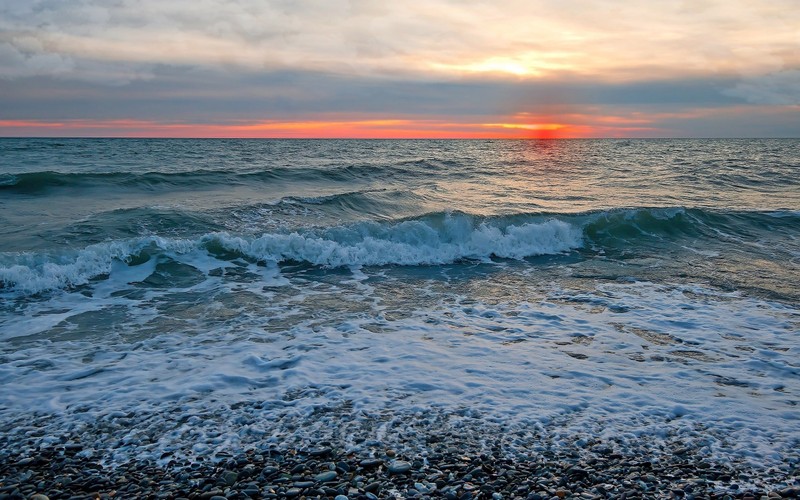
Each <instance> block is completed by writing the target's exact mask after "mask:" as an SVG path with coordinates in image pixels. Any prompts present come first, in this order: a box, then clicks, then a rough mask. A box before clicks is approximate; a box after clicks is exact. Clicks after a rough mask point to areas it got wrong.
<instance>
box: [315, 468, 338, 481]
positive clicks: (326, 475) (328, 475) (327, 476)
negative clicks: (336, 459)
mask: <svg viewBox="0 0 800 500" xmlns="http://www.w3.org/2000/svg"><path fill="white" fill-rule="evenodd" d="M338 475H339V474H337V473H336V471H332V470H331V471H327V472H323V473H321V474H317V475H316V476H314V481H317V482H319V483H327V482H330V481H333V480H334V479H336V477H337V476H338Z"/></svg>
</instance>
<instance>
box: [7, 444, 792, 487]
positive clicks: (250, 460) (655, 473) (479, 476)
mask: <svg viewBox="0 0 800 500" xmlns="http://www.w3.org/2000/svg"><path fill="white" fill-rule="evenodd" d="M430 438H432V439H433V441H432V442H430V449H429V452H428V453H427V454H426V455H407V454H403V453H398V452H396V451H394V450H392V449H382V450H373V452H371V453H346V452H344V451H340V448H337V447H336V445H334V444H332V443H327V442H326V443H319V446H318V447H317V448H312V449H306V450H297V449H284V450H278V449H265V450H259V449H256V448H250V449H247V450H243V451H241V453H237V454H229V453H224V452H223V453H216V454H214V455H209V456H195V457H183V458H177V457H172V456H170V454H168V453H165V454H164V456H162V460H161V462H162V465H158V464H157V461H154V460H129V461H127V462H125V463H121V464H115V465H108V464H103V463H102V457H86V456H82V455H81V451H82V450H83V446H82V445H81V444H80V443H78V442H74V441H66V442H62V443H59V444H54V445H51V446H44V447H41V448H40V449H39V450H38V451H36V452H35V453H31V452H30V451H29V452H22V453H17V452H15V451H12V450H11V449H9V447H8V446H4V448H3V451H2V452H0V453H1V455H0V499H16V498H25V499H28V498H30V499H35V500H44V497H41V496H38V497H37V496H35V495H37V494H38V495H45V496H46V497H47V498H49V499H50V500H55V499H67V498H73V499H77V498H185V499H189V500H198V499H199V500H222V499H223V498H227V499H246V498H337V497H338V500H344V499H343V498H341V497H347V498H348V499H350V500H353V499H364V498H367V499H370V500H374V499H375V498H398V497H399V498H446V499H449V500H453V499H459V500H479V499H493V500H500V499H517V498H520V499H526V500H536V499H560V498H583V499H600V498H625V499H631V498H711V499H726V498H729V499H750V498H753V499H761V498H798V496H799V495H800V468H799V467H800V463H798V461H796V460H795V461H794V463H787V467H786V468H785V470H782V471H780V470H778V469H776V468H772V469H768V470H762V471H758V470H755V469H752V468H748V467H747V466H745V465H744V464H722V463H718V462H714V461H713V460H710V459H708V458H705V457H700V456H698V455H697V454H696V453H695V450H691V449H687V448H680V449H671V450H666V453H664V454H663V455H662V456H661V457H659V458H658V459H654V458H653V457H646V456H641V455H635V454H623V453H619V452H615V451H614V450H613V449H612V448H611V446H605V444H604V443H600V445H599V446H597V445H596V446H594V447H593V450H596V451H591V452H589V453H587V452H586V450H580V452H579V450H577V449H569V448H567V449H563V450H561V452H559V453H553V452H536V453H533V454H531V455H530V457H529V458H528V459H512V458H509V457H506V456H503V454H502V451H501V450H499V449H497V450H494V451H491V450H490V451H489V452H488V453H486V452H483V453H479V452H477V451H475V450H470V449H464V448H463V447H461V446H458V445H453V444H450V443H448V442H445V441H444V440H441V441H438V440H436V438H435V436H430ZM6 444H8V443H6Z"/></svg>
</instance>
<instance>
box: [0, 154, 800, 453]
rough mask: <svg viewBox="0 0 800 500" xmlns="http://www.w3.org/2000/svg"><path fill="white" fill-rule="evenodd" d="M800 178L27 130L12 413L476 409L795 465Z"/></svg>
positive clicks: (218, 420) (798, 163) (713, 158)
mask: <svg viewBox="0 0 800 500" xmlns="http://www.w3.org/2000/svg"><path fill="white" fill-rule="evenodd" d="M799 174H800V141H798V140H554V141H478V140H475V141H473V140H463V141H462V140H457V141H431V140H425V141H413V140H386V141H383V140H368V141H361V140H321V141H314V140H138V139H136V140H134V139H0V228H1V229H0V300H2V302H1V303H0V339H2V342H3V349H2V354H1V356H0V363H1V364H0V383H2V384H3V386H4V389H5V390H4V391H3V396H2V397H0V407H2V408H4V409H3V410H0V416H2V419H3V423H4V424H5V428H6V430H9V429H11V428H13V427H14V426H15V425H18V424H19V422H21V421H22V420H24V419H25V418H26V417H25V415H26V414H27V413H26V412H27V409H28V408H31V407H36V408H37V409H39V411H41V418H44V419H47V421H48V422H49V424H48V425H52V426H53V429H54V432H55V430H57V431H58V432H66V431H65V429H73V428H74V427H75V423H76V422H83V421H86V420H87V419H90V420H92V421H103V420H104V419H105V420H113V419H114V418H117V417H114V415H116V414H117V413H118V412H121V411H123V412H127V411H131V410H132V409H134V410H135V411H136V412H137V413H140V414H142V415H149V414H151V413H154V412H155V413H157V414H161V413H163V408H164V407H165V405H166V406H167V407H169V408H172V410H171V411H172V412H173V413H174V414H175V415H178V416H180V415H184V416H186V415H192V414H195V412H197V411H198V408H205V409H206V410H208V411H210V412H211V414H212V415H213V417H209V418H210V420H209V424H208V425H214V426H216V428H217V429H218V430H219V429H222V430H221V432H222V433H223V434H224V435H225V436H227V437H226V438H225V439H223V440H221V441H220V440H219V439H218V438H219V434H214V433H209V434H203V432H205V430H204V429H205V428H204V427H203V426H202V425H200V424H198V427H197V429H195V430H196V431H197V432H195V433H194V434H191V435H189V434H186V435H181V434H174V433H172V434H170V433H169V432H167V430H165V427H163V426H164V425H166V424H164V420H163V419H161V418H160V417H159V418H154V419H152V420H148V421H147V422H149V423H148V424H147V425H149V426H152V428H150V430H149V432H151V433H154V434H155V435H158V436H160V437H159V438H158V439H157V440H156V442H157V444H156V445H153V446H154V448H153V449H150V448H148V449H147V450H142V449H129V448H130V447H128V448H126V451H125V453H145V452H148V453H149V452H152V453H156V452H155V451H153V450H162V451H163V450H164V449H185V448H187V447H188V448H191V447H193V446H195V447H196V446H201V448H202V447H203V446H205V447H208V448H217V449H219V448H224V447H225V446H231V443H238V442H241V441H247V440H250V441H253V442H256V443H260V442H262V441H263V442H267V441H269V442H270V443H273V444H274V443H276V442H277V443H284V444H286V443H290V442H292V440H300V441H303V440H311V441H313V440H315V439H319V437H320V436H329V435H330V434H332V433H335V432H334V430H332V427H331V426H326V425H327V424H326V422H327V421H326V420H325V419H324V418H323V419H322V420H320V417H319V416H318V415H317V414H316V413H315V410H313V409H314V408H329V409H331V411H333V409H336V412H338V413H336V414H337V415H338V416H339V417H337V418H342V415H345V416H346V418H345V420H348V421H351V422H358V425H359V426H361V427H359V428H360V429H361V430H362V431H363V432H365V433H366V434H367V435H370V436H372V438H375V436H384V435H385V431H379V430H378V429H379V426H377V424H375V422H377V421H376V420H375V417H374V416H375V415H376V414H377V413H380V412H386V411H389V412H391V413H392V414H395V415H415V414H417V413H418V412H420V411H423V410H422V409H424V411H436V412H440V413H441V414H443V415H451V416H453V415H460V416H462V417H463V415H464V412H463V410H464V408H470V409H474V410H476V411H479V412H481V415H483V416H484V417H481V419H479V420H481V421H483V419H485V421H486V422H487V425H488V422H492V423H493V424H492V425H495V424H496V423H497V422H505V424H504V425H508V426H511V427H514V426H517V427H519V428H524V429H527V428H530V426H531V425H538V426H541V425H545V424H546V425H555V424H553V422H560V423H558V424H557V425H559V426H561V427H559V430H558V433H562V432H564V433H567V434H569V433H572V434H575V435H578V434H581V433H585V432H593V433H597V434H609V435H614V434H615V433H617V434H620V435H624V434H625V433H626V432H629V431H630V430H631V429H634V430H636V433H637V434H636V438H635V439H634V437H631V438H630V442H631V443H633V442H637V443H640V442H641V441H642V438H641V436H643V435H646V436H651V437H652V439H653V440H654V441H653V442H658V440H660V439H661V440H663V439H667V438H665V437H664V436H665V435H666V436H668V437H669V436H672V437H674V438H676V439H677V438H680V439H685V440H687V441H690V442H692V443H695V444H696V445H697V446H698V447H704V449H707V452H708V453H709V454H714V455H715V456H718V457H722V458H723V459H726V460H733V459H734V458H732V457H739V458H737V459H741V457H756V458H757V460H756V461H760V462H763V463H772V462H776V461H777V462H780V461H781V458H782V457H783V456H785V454H786V453H788V451H787V450H791V449H792V447H793V446H796V444H797V440H798V438H799V437H800V419H798V417H797V408H796V405H797V404H798V402H800V364H798V362H797V359H800V343H799V341H798V330H800V326H799V325H800V289H799V288H798V285H797V284H798V283H800V175H799ZM277 401H283V402H284V403H285V402H287V401H292V403H291V404H288V403H287V404H284V403H281V404H278V403H277ZM254 404H258V405H260V406H259V408H261V409H262V410H263V408H264V405H265V404H267V406H268V407H269V408H271V409H270V410H268V411H266V416H267V417H269V418H267V420H265V421H263V422H262V423H260V424H258V425H260V426H261V427H260V429H261V430H260V432H261V434H258V433H256V434H253V435H250V434H247V433H245V434H246V435H245V434H243V433H242V424H241V422H242V419H243V418H245V417H247V418H252V417H253V414H252V413H249V412H252V411H255V410H252V408H253V406H252V405H254ZM270 405H271V406H270ZM248 408H250V409H249V410H248ZM312 415H317V416H313V417H312ZM676 415H679V416H680V417H682V418H677V419H676ZM261 416H262V417H264V416H265V414H261ZM163 418H167V417H163ZM170 418H171V417H170ZM176 418H177V417H176ZM453 418H455V417H453ZM459 418H461V417H459ZM154 422H155V423H154ZM158 422H161V423H158ZM268 422H272V423H271V424H270V423H268ZM531 422H534V424H531ZM373 424H374V425H373ZM765 424H767V425H765ZM142 425H144V424H142ZM248 425H251V424H248ZM252 425H255V424H252ZM398 425H399V424H398ZM329 427H331V428H329ZM699 427H703V428H705V429H711V431H704V432H703V433H700V432H699V431H698V430H697V429H698V428H699ZM665 428H666V429H667V430H664V429H665ZM287 429H292V430H291V432H289V431H288V430H287ZM298 429H300V430H298ZM732 429H736V430H737V432H740V433H743V434H742V435H743V436H746V438H745V439H744V442H734V443H731V442H730V440H727V439H726V438H725V435H726V433H729V432H731V430H732ZM9 432H11V431H10V430H9ZM87 432H88V431H87ZM198 433H199V434H198ZM265 435H268V436H272V437H271V438H269V439H267V438H265V437H263V436H265ZM198 436H200V437H198ZM203 436H205V437H203ZM231 436H234V437H231ZM258 436H261V437H258ZM329 437H330V436H329ZM12 439H13V438H12ZM84 439H87V438H86V437H85V436H84ZM94 439H100V438H98V437H97V436H95V438H94ZM382 439H391V437H384V438H382ZM670 439H671V438H670ZM259 440H261V441H259ZM351 445H352V446H360V445H358V444H352V443H351ZM413 445H414V444H413V443H408V442H407V443H406V444H405V446H413ZM98 446H99V445H98ZM515 446H516V445H515ZM520 446H521V445H520ZM653 446H654V447H655V448H657V446H656V445H653ZM134 448H135V447H134ZM511 448H514V446H511ZM148 450H149V451H148ZM109 453H111V452H109ZM114 453H116V452H114Z"/></svg>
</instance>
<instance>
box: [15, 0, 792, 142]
mask: <svg viewBox="0 0 800 500" xmlns="http://www.w3.org/2000/svg"><path fill="white" fill-rule="evenodd" d="M0 136H134V137H437V138H438V137H441V138H450V137H453V138H458V137H509V138H527V137H532V138H543V137H545V138H549V137H800V5H798V2H797V0H769V1H766V0H750V1H746V0H723V1H704V0H692V1H685V2H680V1H674V2H653V1H649V0H648V1H645V0H641V1H622V0H619V1H613V0H605V1H595V0H585V1H578V0H557V1H556V0H553V1H534V0H490V1H483V0H462V1H455V0H407V1H403V2H383V1H377V0H375V1H368V0H350V1H346V0H280V1H279V0H266V1H265V0H229V1H222V0H114V1H111V0H106V1H100V0H72V1H59V0H26V1H20V0H0Z"/></svg>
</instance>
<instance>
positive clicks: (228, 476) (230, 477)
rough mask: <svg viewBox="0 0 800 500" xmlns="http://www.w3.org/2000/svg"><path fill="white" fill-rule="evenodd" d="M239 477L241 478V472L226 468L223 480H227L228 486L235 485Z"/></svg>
mask: <svg viewBox="0 0 800 500" xmlns="http://www.w3.org/2000/svg"><path fill="white" fill-rule="evenodd" d="M237 479H239V474H237V473H236V472H233V471H232V470H226V471H225V472H223V473H222V480H223V481H225V484H227V485H228V486H233V485H234V484H236V480H237Z"/></svg>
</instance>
